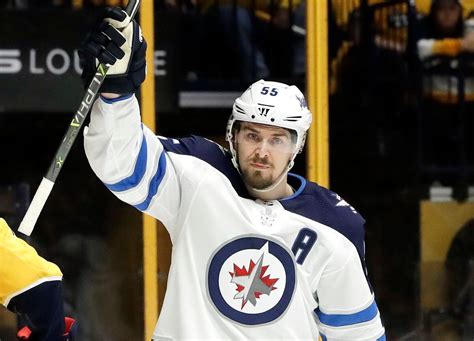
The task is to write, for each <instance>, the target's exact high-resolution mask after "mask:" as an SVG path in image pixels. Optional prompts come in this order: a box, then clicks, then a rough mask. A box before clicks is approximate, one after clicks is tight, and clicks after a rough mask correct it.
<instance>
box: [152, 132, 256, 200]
mask: <svg viewBox="0 0 474 341" xmlns="http://www.w3.org/2000/svg"><path fill="white" fill-rule="evenodd" d="M158 138H159V139H160V142H161V144H162V145H163V148H164V150H165V151H166V152H167V153H175V154H180V155H188V156H192V157H195V158H197V159H200V160H202V161H204V162H206V163H207V164H209V165H210V166H212V167H213V168H214V169H216V170H218V171H219V172H220V173H221V174H222V175H223V176H225V177H226V178H227V179H228V180H229V181H230V182H231V184H232V186H233V187H234V189H235V190H236V192H237V193H238V194H239V196H241V197H246V198H247V197H248V192H247V190H246V189H245V186H244V183H243V181H242V178H241V177H240V174H239V172H238V171H237V170H236V169H235V167H234V165H233V164H232V160H231V154H230V152H229V151H228V150H227V149H225V148H224V147H222V146H221V145H219V144H218V143H216V142H214V141H212V140H209V139H207V138H204V137H202V136H196V135H191V136H188V137H183V138H167V137H162V136H158Z"/></svg>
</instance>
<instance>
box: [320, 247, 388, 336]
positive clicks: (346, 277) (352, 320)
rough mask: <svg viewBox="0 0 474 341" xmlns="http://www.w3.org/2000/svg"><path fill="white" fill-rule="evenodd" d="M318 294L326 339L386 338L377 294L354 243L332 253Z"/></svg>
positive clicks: (323, 334)
mask: <svg viewBox="0 0 474 341" xmlns="http://www.w3.org/2000/svg"><path fill="white" fill-rule="evenodd" d="M341 254H342V255H341ZM316 296H317V300H318V305H319V306H318V308H317V309H316V310H315V313H316V322H317V324H318V327H319V329H320V331H321V334H322V337H323V340H328V341H330V340H385V330H384V327H383V326H382V322H381V318H380V313H379V310H378V308H377V304H376V302H375V299H374V295H373V294H372V292H371V290H370V288H369V285H368V283H367V280H366V278H365V275H364V272H363V270H362V267H361V266H360V261H359V257H358V255H357V252H356V250H355V249H354V248H353V247H350V248H348V249H346V250H344V252H340V250H339V251H337V252H336V253H335V254H334V255H332V256H331V259H330V262H329V265H328V266H327V267H326V269H325V271H324V273H323V275H322V276H321V278H320V280H319V283H318V289H317V292H316Z"/></svg>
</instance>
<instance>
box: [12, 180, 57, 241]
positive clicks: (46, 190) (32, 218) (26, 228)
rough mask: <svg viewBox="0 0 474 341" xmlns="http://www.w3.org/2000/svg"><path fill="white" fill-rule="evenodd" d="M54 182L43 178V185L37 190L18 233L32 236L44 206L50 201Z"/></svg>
mask: <svg viewBox="0 0 474 341" xmlns="http://www.w3.org/2000/svg"><path fill="white" fill-rule="evenodd" d="M53 186H54V182H52V181H51V180H48V179H46V178H43V180H41V183H40V185H39V187H38V189H37V190H36V193H35V196H34V197H33V201H32V202H31V204H30V207H28V211H26V214H25V217H24V218H23V220H22V222H21V224H20V227H19V228H18V231H19V232H21V233H23V234H26V235H27V236H29V235H31V232H33V228H34V227H35V224H36V221H37V220H38V217H39V215H40V213H41V211H42V210H43V206H44V204H45V203H46V200H48V197H49V194H50V193H51V190H52V189H53Z"/></svg>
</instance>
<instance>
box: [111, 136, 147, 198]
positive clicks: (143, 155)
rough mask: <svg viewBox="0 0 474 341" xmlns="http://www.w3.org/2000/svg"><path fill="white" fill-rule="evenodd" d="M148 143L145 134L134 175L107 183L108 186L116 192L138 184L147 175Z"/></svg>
mask: <svg viewBox="0 0 474 341" xmlns="http://www.w3.org/2000/svg"><path fill="white" fill-rule="evenodd" d="M147 154H148V153H147V145H146V139H145V135H143V139H142V145H141V147H140V151H139V152H138V157H137V163H136V164H135V169H134V170H133V173H132V175H130V176H129V177H128V178H125V179H122V180H120V181H119V182H117V183H114V184H105V186H107V188H108V189H109V190H111V191H114V192H123V191H126V190H128V189H130V188H133V187H135V186H137V185H138V184H139V183H140V181H141V180H142V178H143V175H145V170H146V160H147Z"/></svg>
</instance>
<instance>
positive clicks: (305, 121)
mask: <svg viewBox="0 0 474 341" xmlns="http://www.w3.org/2000/svg"><path fill="white" fill-rule="evenodd" d="M124 26H125V27H124ZM145 49H146V43H145V41H144V39H143V37H142V36H141V32H140V29H139V27H138V25H137V23H136V22H134V21H132V22H130V23H129V22H128V18H126V15H125V14H124V13H123V12H121V11H120V10H111V11H110V12H109V18H108V19H106V21H105V22H104V23H102V24H100V25H99V26H97V27H96V28H95V29H94V31H93V32H92V33H91V34H90V35H89V36H88V38H87V39H86V41H85V43H84V44H83V45H82V47H81V51H80V55H81V59H82V65H83V67H84V72H83V77H84V79H85V81H86V83H88V81H90V79H91V77H92V76H93V73H94V72H95V67H96V65H97V62H98V61H100V62H106V63H110V64H113V66H112V67H111V68H110V71H109V72H110V74H111V76H110V77H107V78H106V80H105V82H104V85H103V88H102V90H101V91H103V93H102V94H101V97H100V98H99V99H98V100H97V101H96V102H95V104H94V106H93V108H92V115H91V121H90V124H89V126H88V128H86V130H85V131H84V146H85V152H86V155H87V158H88V160H89V162H90V165H91V167H92V169H93V170H94V172H95V173H96V174H97V176H98V177H99V178H100V179H101V180H102V181H103V183H104V184H105V186H107V188H109V190H110V191H112V193H114V194H115V195H116V196H117V197H118V198H119V199H121V200H123V201H125V202H127V203H129V204H130V205H132V206H134V207H136V208H137V209H138V210H140V211H142V212H145V213H147V214H149V215H151V216H153V217H155V218H156V219H159V220H160V221H161V222H163V224H164V225H165V226H166V228H167V230H168V232H169V234H170V236H171V241H172V243H173V253H172V264H171V268H170V272H169V280H168V289H167V293H166V297H165V301H164V304H163V307H162V310H161V315H160V318H159V319H158V322H157V325H156V329H155V331H154V334H153V338H154V340H191V339H192V340H224V339H225V340H231V339H232V340H263V339H265V340H318V338H321V339H323V340H385V336H384V328H383V326H382V323H381V319H380V314H379V311H378V309H377V305H376V303H375V299H374V294H373V292H372V290H371V288H370V285H369V283H368V280H367V278H366V274H365V265H364V240H363V238H364V220H363V218H362V217H361V216H360V215H359V214H358V213H357V212H356V211H355V210H354V209H353V208H352V207H351V206H349V205H348V204H347V203H346V202H345V201H344V200H343V199H341V198H340V197H339V196H338V195H337V194H335V193H333V192H331V191H329V190H328V189H325V188H323V187H321V186H318V185H317V184H315V183H311V182H309V181H308V180H306V179H305V178H303V177H301V176H299V175H295V174H291V173H289V171H290V169H291V167H292V166H293V162H294V159H295V157H296V155H297V154H298V153H299V152H301V150H302V148H303V145H304V141H305V136H306V132H307V130H308V128H309V126H310V123H311V113H310V111H309V110H308V108H307V106H306V102H305V99H304V96H303V94H302V93H301V92H300V91H299V90H298V89H297V88H296V87H295V86H289V85H286V84H283V83H278V82H268V81H263V80H260V81H258V82H256V83H254V84H252V85H251V86H250V87H249V88H248V89H247V90H246V91H245V92H244V93H243V94H242V95H241V96H240V97H239V98H238V99H236V100H235V103H234V106H233V110H232V114H231V116H230V118H229V121H228V125H227V131H226V137H227V141H228V142H229V150H225V149H223V148H222V147H220V146H219V145H217V144H216V143H213V142H212V141H209V140H207V139H204V138H201V137H198V136H191V137H187V138H180V139H173V138H163V137H157V136H155V135H154V134H153V132H152V131H150V130H149V129H148V128H147V127H146V126H145V125H143V124H142V122H141V120H140V110H139V106H138V102H137V99H136V98H135V96H134V92H135V91H136V90H137V89H138V87H139V86H140V84H141V82H142V81H143V80H144V78H145Z"/></svg>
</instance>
